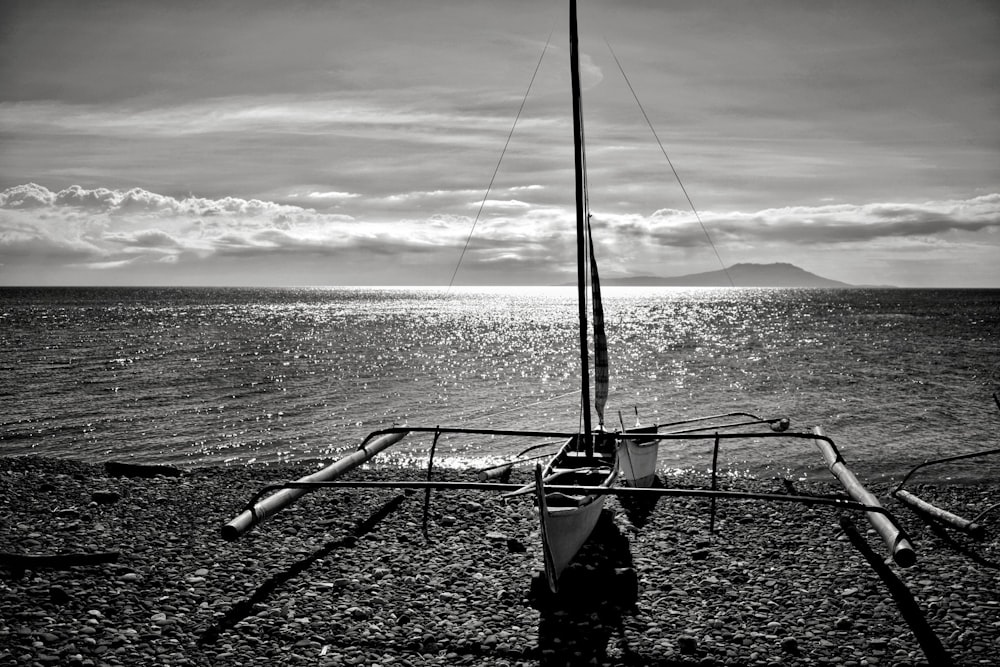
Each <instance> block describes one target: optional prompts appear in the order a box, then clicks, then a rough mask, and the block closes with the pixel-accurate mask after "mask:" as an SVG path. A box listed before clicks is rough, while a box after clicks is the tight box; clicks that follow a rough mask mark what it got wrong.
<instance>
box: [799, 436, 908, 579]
mask: <svg viewBox="0 0 1000 667" xmlns="http://www.w3.org/2000/svg"><path fill="white" fill-rule="evenodd" d="M813 433H814V434H816V435H817V436H818V437H817V438H815V439H814V440H813V442H815V443H816V446H817V447H818V448H819V451H820V453H822V454H823V458H824V459H825V460H826V465H827V467H828V468H829V469H830V472H831V473H833V476H834V477H836V478H837V479H838V480H840V483H841V484H843V485H844V489H845V490H846V491H847V495H849V496H850V497H851V498H853V499H854V500H856V501H858V502H859V503H864V504H865V505H871V506H875V507H881V506H882V505H881V503H879V501H878V499H877V498H876V497H875V496H874V495H872V493H871V492H870V491H869V490H868V489H866V488H865V487H864V485H863V484H862V483H861V482H859V481H858V478H857V477H855V476H854V473H853V472H851V471H850V470H849V469H848V468H847V465H846V464H845V463H844V457H843V456H841V455H840V452H839V451H837V449H836V447H835V446H834V445H833V443H832V442H831V441H830V440H829V439H827V438H826V437H825V436H824V435H823V429H821V428H820V427H818V426H816V427H814V428H813ZM865 516H867V517H868V523H870V524H871V525H872V528H874V529H875V532H877V533H878V534H879V537H881V538H882V541H883V542H885V545H886V547H888V548H889V553H891V554H892V559H893V560H894V561H896V564H897V565H899V566H900V567H910V566H912V565H913V564H914V563H916V562H917V556H916V553H915V552H914V551H913V545H912V544H910V541H909V540H908V539H907V538H906V536H905V535H904V534H903V531H902V530H900V528H899V526H897V525H896V524H895V523H894V522H893V521H892V520H891V519H890V518H889V517H888V516H886V515H884V514H880V513H876V512H866V513H865Z"/></svg>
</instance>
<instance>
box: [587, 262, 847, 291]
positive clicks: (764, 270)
mask: <svg viewBox="0 0 1000 667" xmlns="http://www.w3.org/2000/svg"><path fill="white" fill-rule="evenodd" d="M601 284H602V285H609V286H610V285H618V286H650V287H654V286H655V287H658V286H667V287H730V286H733V285H735V286H736V287H854V285H850V284H848V283H842V282H840V281H839V280H830V279H829V278H823V277H822V276H817V275H816V274H815V273H809V272H808V271H805V270H803V269H800V268H799V267H797V266H795V265H794V264H787V263H785V262H778V263H775V264H733V265H732V266H730V267H729V268H728V269H726V270H725V271H707V272H705V273H691V274H688V275H686V276H675V277H673V278H661V277H659V276H632V277H629V278H607V279H602V280H601Z"/></svg>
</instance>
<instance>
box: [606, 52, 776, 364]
mask: <svg viewBox="0 0 1000 667" xmlns="http://www.w3.org/2000/svg"><path fill="white" fill-rule="evenodd" d="M604 43H605V44H607V46H608V51H609V52H610V53H611V57H612V58H613V59H614V61H615V65H616V66H617V67H618V71H619V72H621V75H622V79H624V80H625V85H626V86H628V89H629V92H630V93H632V99H634V100H635V103H636V106H638V107H639V111H640V113H642V117H643V119H645V121H646V125H647V126H648V127H649V131H650V133H652V135H653V138H654V139H655V140H656V143H657V145H658V146H659V147H660V152H661V153H663V157H664V159H666V161H667V164H668V165H669V166H670V171H671V172H673V174H674V178H675V179H676V180H677V185H679V186H680V188H681V192H683V193H684V198H685V199H686V200H687V203H688V206H690V207H691V212H692V213H694V217H695V219H696V220H697V221H698V225H699V226H700V227H701V231H702V233H704V234H705V239H706V240H707V241H708V245H709V246H710V247H711V248H712V252H713V253H714V254H715V259H716V261H718V262H719V267H720V268H721V269H722V273H723V274H724V275H725V276H726V280H727V281H728V282H729V286H730V287H736V282H735V281H734V280H733V277H732V276H731V275H730V274H729V269H728V268H726V264H725V262H723V261H722V256H721V255H720V254H719V249H718V248H716V247H715V242H714V241H713V240H712V235H711V234H710V233H709V231H708V226H707V225H706V224H705V222H704V221H703V220H702V218H701V214H700V213H699V212H698V208H697V207H696V206H695V205H694V201H693V200H692V199H691V195H689V194H688V190H687V188H686V187H684V181H683V180H681V176H680V174H679V173H678V171H677V168H676V167H674V163H673V160H671V159H670V155H668V154H667V149H666V147H665V146H664V145H663V142H662V141H661V140H660V136H659V135H658V134H657V133H656V128H655V127H654V126H653V122H652V121H651V120H650V118H649V114H647V113H646V109H645V107H643V106H642V102H641V101H640V100H639V95H638V94H637V93H636V92H635V88H633V86H632V81H631V80H629V78H628V74H626V73H625V68H624V66H623V65H622V63H621V61H620V60H619V59H618V54H617V53H615V50H614V48H612V46H611V42H609V41H608V40H607V38H605V40H604ZM764 358H765V360H766V363H767V364H768V365H769V366H770V369H771V375H772V376H773V377H775V378H780V376H779V375H778V374H777V373H776V372H775V370H774V362H773V360H772V359H771V356H770V355H768V354H764Z"/></svg>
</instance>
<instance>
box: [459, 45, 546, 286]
mask: <svg viewBox="0 0 1000 667" xmlns="http://www.w3.org/2000/svg"><path fill="white" fill-rule="evenodd" d="M553 32H554V31H552V32H549V38H548V39H547V40H545V46H544V47H542V54H541V55H540V56H538V62H537V63H536V64H535V71H534V72H532V73H531V80H530V81H529V82H528V89H527V90H525V91H524V97H523V98H522V99H521V106H520V107H519V108H518V110H517V115H516V116H514V123H513V124H512V125H511V126H510V132H508V133H507V141H505V142H504V145H503V150H502V151H500V158H499V159H498V160H497V166H496V167H495V168H494V169H493V176H492V177H491V178H490V184H489V185H488V186H486V192H485V194H483V201H482V202H480V203H479V210H478V211H476V218H475V220H473V221H472V228H471V229H470V230H469V236H468V237H466V239H465V245H464V246H463V247H462V254H461V255H459V256H458V262H457V263H456V264H455V270H454V271H452V273H451V280H449V281H448V291H449V292H450V291H451V288H452V287H453V286H454V284H455V277H456V276H457V275H458V269H459V268H461V266H462V260H463V259H464V258H465V253H466V251H467V250H468V249H469V244H470V243H471V242H472V235H473V234H474V233H475V231H476V225H477V224H478V223H479V218H480V216H482V214H483V209H484V208H485V207H486V202H487V200H488V199H489V196H490V191H492V190H493V183H494V181H496V179H497V174H498V173H499V172H500V164H501V163H502V162H503V158H504V156H505V155H506V154H507V148H508V147H509V146H510V140H511V138H512V137H513V136H514V130H515V129H516V128H517V121H519V120H520V119H521V112H523V111H524V105H525V103H526V102H527V101H528V95H529V94H530V93H531V87H532V85H534V83H535V77H536V76H538V70H539V69H540V68H541V66H542V59H543V58H544V57H545V52H546V51H548V50H549V44H550V43H551V42H552V34H553Z"/></svg>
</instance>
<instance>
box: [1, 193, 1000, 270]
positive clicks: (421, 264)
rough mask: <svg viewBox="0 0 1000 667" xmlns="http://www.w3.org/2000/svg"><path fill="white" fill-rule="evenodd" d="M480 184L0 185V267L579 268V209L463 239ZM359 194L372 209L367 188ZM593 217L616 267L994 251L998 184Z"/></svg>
mask: <svg viewBox="0 0 1000 667" xmlns="http://www.w3.org/2000/svg"><path fill="white" fill-rule="evenodd" d="M331 192H332V191H331ZM468 194H469V193H468V192H465V191H459V192H458V193H453V192H448V191H433V192H426V193H413V192H411V193H400V194H399V195H390V196H398V197H399V198H401V200H405V201H408V202H409V203H410V204H411V208H413V210H421V211H424V212H425V214H422V215H415V214H413V212H412V211H410V213H409V214H408V215H405V216H404V215H401V216H400V217H399V218H398V219H395V220H389V221H376V220H365V219H358V218H355V217H351V216H346V215H340V214H331V213H329V212H324V211H317V210H315V209H311V208H305V207H300V206H294V205H289V204H282V203H277V202H272V201H265V200H262V199H242V198H237V197H221V198H216V199H210V198H202V197H194V196H188V197H184V198H176V197H171V196H169V195H162V194H158V193H154V192H150V191H147V190H143V189H141V188H133V189H130V190H114V189H108V188H95V189H86V188H83V187H80V186H72V187H68V188H65V189H63V190H59V191H56V192H53V191H50V190H48V189H47V188H46V187H44V186H41V185H38V184H35V183H29V184H26V185H20V186H16V187H12V188H8V189H7V190H4V191H3V192H0V264H3V265H4V267H3V270H4V272H5V273H6V274H7V275H10V271H11V267H22V268H23V267H28V266H34V267H36V268H38V269H41V268H43V267H49V268H51V269H53V270H56V269H67V270H68V269H70V268H78V269H79V268H83V267H87V268H90V269H97V268H99V269H101V270H102V273H103V275H109V274H110V273H111V272H114V271H119V270H121V271H129V272H132V273H130V274H129V275H130V276H132V277H133V279H141V278H135V276H140V277H141V275H142V273H141V272H142V271H156V272H157V273H156V275H157V276H158V280H162V281H165V282H170V281H171V280H177V281H179V282H184V281H185V280H186V279H187V278H188V277H189V276H190V275H197V274H199V272H204V275H206V276H208V275H211V276H214V277H216V278H217V277H218V275H219V272H220V271H222V270H223V269H219V268H217V267H216V264H215V263H216V262H223V266H224V267H229V268H231V267H235V266H239V267H241V268H240V269H239V270H240V271H241V273H240V275H241V276H242V277H241V278H240V279H241V280H244V281H246V280H255V281H256V284H283V283H282V280H284V279H285V278H283V276H287V275H294V277H295V279H296V280H302V279H304V278H303V276H308V275H316V276H317V277H316V278H315V279H316V280H319V281H326V282H331V281H332V282H333V283H342V284H347V283H349V282H351V281H357V280H364V281H368V282H371V283H380V282H384V281H383V280H381V279H380V278H379V276H380V275H384V276H389V275H391V276H393V277H394V280H395V281H397V282H398V281H399V280H402V281H403V282H414V283H416V282H427V281H428V280H429V278H427V276H429V275H434V276H444V278H440V279H443V280H446V279H447V276H448V275H450V273H451V271H452V270H453V269H454V266H455V263H456V262H457V261H458V258H459V256H461V255H462V252H463V250H462V249H463V248H465V251H464V252H465V256H464V259H463V263H462V267H461V274H460V275H461V276H463V279H467V280H470V281H473V282H475V281H476V280H489V281H493V282H495V281H497V280H499V281H501V282H503V281H505V280H506V281H513V282H518V283H532V282H534V283H540V284H546V283H551V282H554V281H558V280H561V278H560V276H561V274H562V269H564V268H565V267H572V265H573V261H572V253H573V246H574V240H573V239H574V235H575V231H574V224H573V215H574V214H573V212H572V211H571V210H568V209H567V208H565V207H562V206H549V205H544V204H537V203H535V204H531V203H529V202H526V201H522V200H520V199H491V200H489V201H488V202H487V205H486V207H485V208H486V211H485V213H484V214H483V216H482V217H481V219H479V221H478V222H477V223H476V226H475V233H474V235H473V237H472V238H471V240H469V243H468V245H467V246H466V241H467V239H468V236H469V232H470V230H472V229H473V225H472V222H473V218H472V216H470V215H456V214H453V213H447V212H444V211H446V210H448V209H449V208H450V207H453V205H454V204H455V202H460V201H464V202H465V204H463V205H466V206H467V204H468V202H469V201H471V200H470V199H469V198H468V196H467V195H468ZM359 199H360V200H361V202H362V203H361V206H360V209H364V208H365V201H366V200H365V199H364V198H363V197H361V198H359ZM435 202H437V203H438V204H439V206H435V205H434V203H435ZM593 223H594V227H595V239H596V241H597V244H598V250H599V256H600V257H601V258H602V262H606V264H605V265H606V266H608V267H609V268H610V269H611V273H612V274H624V273H654V274H657V273H658V274H661V275H672V274H676V273H678V272H679V271H664V269H663V267H664V266H665V262H664V259H665V258H666V257H674V258H676V257H679V256H681V254H684V253H694V252H703V251H705V250H706V249H707V248H708V247H709V245H708V241H707V239H706V235H708V236H709V237H711V240H712V242H713V244H714V245H715V246H716V247H717V248H721V249H723V256H725V257H734V256H738V257H744V259H742V260H741V261H764V259H765V257H764V256H762V255H763V253H776V252H779V251H782V250H783V251H786V252H798V253H808V252H812V251H814V250H817V249H820V248H827V249H829V248H833V247H837V248H841V249H847V250H850V251H857V253H863V252H871V251H872V250H873V249H875V248H881V250H882V251H883V252H885V251H886V249H891V250H892V251H894V252H896V253H898V254H900V255H902V254H903V253H906V252H907V251H908V250H909V249H911V248H912V249H918V248H919V247H932V246H933V247H935V248H938V249H939V250H940V249H943V248H966V249H972V248H975V249H977V250H976V252H980V253H981V249H982V248H983V247H989V246H997V245H1000V194H990V195H984V196H979V197H971V198H968V199H953V200H942V201H926V202H918V203H907V202H881V203H880V202H876V203H868V204H857V205H849V204H833V203H825V202H824V203H821V204H819V205H816V206H790V207H784V208H771V209H763V210H759V211H728V212H727V211H711V210H708V211H703V212H701V224H699V222H698V220H697V219H696V218H695V217H694V215H693V214H691V213H690V212H686V211H681V210H676V209H660V210H657V211H655V212H654V213H652V214H650V215H646V216H643V215H637V214H631V215H621V214H609V213H601V212H600V211H595V212H594V218H593ZM970 252H971V250H970ZM679 253H680V254H679ZM747 253H756V254H757V256H751V257H746V254H747ZM703 254H705V255H709V253H707V252H703ZM858 256H860V255H858ZM670 266H676V264H670ZM292 267H295V268H296V269H297V270H296V271H295V272H292V271H291V268H292ZM229 268H226V270H229ZM171 271H172V272H173V273H170V272H171ZM310 272H311V273H310ZM171 276H174V277H173V278H171ZM359 276H363V277H359ZM406 276H409V278H406ZM477 276H478V278H477ZM213 279H215V278H213ZM435 280H437V279H435ZM431 282H433V281H431Z"/></svg>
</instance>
